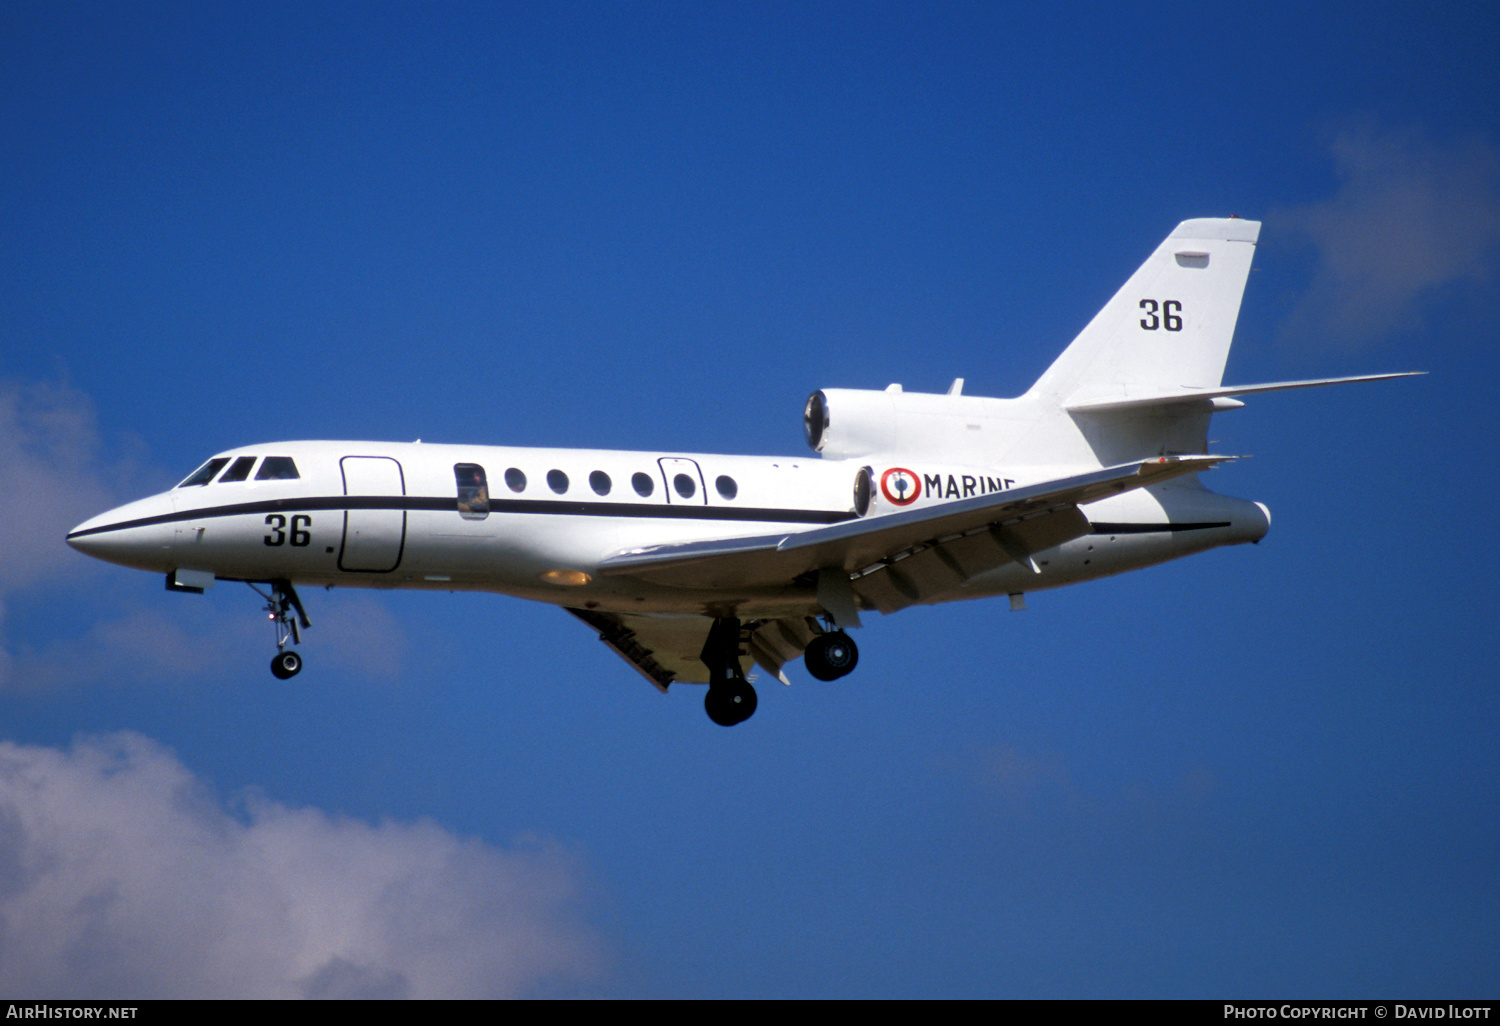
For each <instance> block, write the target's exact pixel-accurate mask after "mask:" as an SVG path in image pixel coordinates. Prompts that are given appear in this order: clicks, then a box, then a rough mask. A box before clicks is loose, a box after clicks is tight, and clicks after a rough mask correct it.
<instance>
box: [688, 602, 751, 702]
mask: <svg viewBox="0 0 1500 1026" xmlns="http://www.w3.org/2000/svg"><path fill="white" fill-rule="evenodd" d="M740 655H741V652H740V621H739V618H738V617H734V616H721V617H719V618H718V619H716V620H715V621H714V625H713V626H712V627H711V628H709V631H708V640H707V641H705V642H704V643H703V654H702V655H701V656H700V657H699V658H701V659H702V660H703V664H704V665H705V666H707V667H708V696H707V697H706V698H704V700H703V709H704V711H705V712H707V713H708V718H709V719H711V720H713V721H714V722H715V723H717V724H718V725H719V726H721V727H732V726H734V725H735V724H736V723H744V722H745V721H746V720H748V719H749V718H750V717H751V716H752V715H754V713H755V706H756V697H755V689H754V688H753V687H751V686H750V682H749V681H748V680H746V679H745V671H744V670H742V669H741V668H740Z"/></svg>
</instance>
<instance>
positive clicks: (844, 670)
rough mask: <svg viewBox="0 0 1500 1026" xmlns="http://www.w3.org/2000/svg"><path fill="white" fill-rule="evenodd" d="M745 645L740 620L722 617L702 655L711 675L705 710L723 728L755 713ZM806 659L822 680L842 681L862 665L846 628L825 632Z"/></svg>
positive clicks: (810, 646) (753, 692) (809, 669)
mask: <svg viewBox="0 0 1500 1026" xmlns="http://www.w3.org/2000/svg"><path fill="white" fill-rule="evenodd" d="M742 645H743V638H742V632H741V630H740V621H739V619H738V618H737V617H733V616H721V617H719V618H718V619H716V620H715V621H714V625H713V626H712V627H710V628H709V631H708V640H707V641H706V642H704V644H703V654H702V655H701V656H700V657H699V658H701V659H702V660H703V664H704V665H705V666H707V667H708V677H709V681H708V695H707V697H705V698H704V699H703V709H704V711H705V712H707V713H708V718H709V719H711V720H713V721H714V722H715V723H717V724H718V725H719V726H721V727H732V726H734V725H735V724H736V723H744V722H745V721H746V720H748V719H749V718H750V717H751V716H753V715H754V714H755V706H756V697H755V688H753V687H751V686H750V682H749V681H748V680H746V679H745V672H744V670H743V669H741V667H740V657H741V656H743V655H744V654H745V653H744V650H743V648H742V647H741V646H742ZM803 661H804V662H805V663H806V664H807V672H808V673H810V674H812V675H813V676H814V677H816V678H817V679H818V680H838V679H839V678H840V677H842V676H844V675H845V674H848V673H850V672H851V671H852V670H853V669H854V667H855V666H857V665H858V664H859V649H858V648H857V647H856V646H855V644H854V639H853V638H851V637H849V635H847V634H845V633H844V632H843V631H840V630H831V631H825V632H824V633H822V634H819V635H818V636H817V637H815V638H813V640H812V641H811V643H809V644H808V646H807V650H806V652H805V653H804V655H803Z"/></svg>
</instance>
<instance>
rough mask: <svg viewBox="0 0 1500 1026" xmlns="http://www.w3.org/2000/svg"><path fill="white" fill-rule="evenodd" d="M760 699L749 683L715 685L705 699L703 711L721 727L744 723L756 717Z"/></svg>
mask: <svg viewBox="0 0 1500 1026" xmlns="http://www.w3.org/2000/svg"><path fill="white" fill-rule="evenodd" d="M757 704H758V699H757V698H756V697H755V689H754V688H753V687H751V686H750V682H749V681H745V680H730V681H725V682H724V683H723V684H714V685H712V686H711V687H710V688H709V689H708V695H707V696H705V697H704V699H703V711H704V712H706V713H708V718H709V719H711V720H713V721H714V722H715V723H717V724H718V725H719V726H721V727H732V726H734V725H735V724H736V723H744V722H745V721H746V720H748V719H749V718H750V717H751V716H753V715H755V707H756V705H757Z"/></svg>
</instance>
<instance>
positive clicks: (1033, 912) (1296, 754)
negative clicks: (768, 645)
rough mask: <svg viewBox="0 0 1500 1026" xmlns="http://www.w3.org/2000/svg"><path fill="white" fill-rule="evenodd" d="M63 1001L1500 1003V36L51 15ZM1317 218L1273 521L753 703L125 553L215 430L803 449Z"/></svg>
mask: <svg viewBox="0 0 1500 1026" xmlns="http://www.w3.org/2000/svg"><path fill="white" fill-rule="evenodd" d="M0 21H3V26H4V30H3V31H0V48H3V54H0V56H3V59H0V95H3V96H4V97H5V102H4V103H3V104H0V129H3V133H4V135H3V137H4V138H5V140H6V143H7V145H6V146H5V147H4V148H3V150H0V161H3V169H4V171H3V173H4V180H5V182H6V183H7V189H6V206H7V211H6V213H7V216H6V217H4V218H3V219H0V239H3V245H0V261H3V267H4V274H3V277H0V282H3V284H0V288H3V293H0V296H3V302H0V311H3V313H0V317H3V321H0V324H3V329H4V340H3V343H0V510H3V515H0V516H3V520H0V522H3V524H4V528H5V530H4V537H3V540H0V645H3V648H0V723H3V724H4V727H3V729H0V738H3V747H0V989H4V990H5V991H6V992H8V993H13V994H24V993H29V994H39V995H40V994H46V995H59V996H61V995H100V996H140V997H149V996H183V995H215V996H230V995H247V996H283V995H286V996H293V995H301V994H307V995H339V994H346V995H347V994H364V995H398V994H409V995H414V996H430V995H477V996H485V995H502V996H503V995H583V996H594V995H600V996H656V997H694V996H754V997H787V996H810V997H841V996H869V997H893V996H894V997H939V996H983V997H1007V996H1017V997H1022V996H1055V997H1105V996H1167V997H1175V996H1198V997H1224V996H1240V997H1244V996H1256V995H1261V996H1276V995H1281V996H1285V995H1287V994H1297V995H1305V996H1309V997H1318V996H1322V997H1365V996H1377V995H1379V996H1388V997H1410V998H1418V997H1432V998H1442V997H1453V998H1462V997H1484V996H1492V995H1493V994H1494V993H1495V992H1496V988H1497V984H1500V970H1497V968H1496V967H1497V966H1500V942H1497V933H1496V930H1495V926H1494V924H1495V923H1496V922H1497V921H1500V868H1497V864H1496V859H1495V852H1496V851H1497V850H1500V826H1497V823H1500V816H1497V811H1500V809H1497V799H1500V770H1497V767H1500V758H1497V757H1500V751H1497V748H1500V746H1497V742H1496V728H1497V725H1500V699H1497V687H1496V685H1497V680H1496V673H1495V669H1494V666H1495V658H1494V653H1495V640H1494V624H1495V621H1496V614H1497V612H1500V609H1497V602H1496V599H1495V597H1494V592H1493V588H1492V580H1493V578H1494V575H1495V573H1496V571H1497V569H1500V566H1497V562H1500V561H1497V559H1496V552H1495V546H1494V545H1493V543H1492V542H1490V541H1487V540H1486V539H1485V537H1484V536H1483V534H1479V535H1476V534H1475V533H1474V532H1475V531H1476V530H1482V529H1483V528H1484V525H1485V524H1486V523H1487V517H1488V513H1489V511H1491V510H1493V509H1494V508H1495V505H1496V502H1497V500H1500V494H1497V492H1500V489H1497V487H1496V484H1495V481H1494V477H1493V471H1492V464H1493V461H1494V458H1495V455H1496V441H1497V431H1496V418H1495V415H1494V413H1493V411H1492V405H1493V399H1492V395H1491V393H1492V391H1493V388H1492V384H1491V383H1492V381H1493V379H1494V377H1495V372H1496V362H1497V358H1496V356H1495V353H1496V351H1497V347H1496V345H1495V343H1496V341H1497V331H1496V328H1495V323H1496V317H1497V315H1500V284H1497V272H1500V138H1497V131H1500V109H1497V108H1500V90H1496V89H1495V87H1494V54H1495V53H1496V52H1497V51H1500V31H1497V28H1500V25H1497V21H1500V16H1497V15H1496V14H1495V13H1494V12H1493V11H1492V10H1490V9H1489V8H1485V7H1483V6H1482V5H1480V6H1475V5H1459V4H1449V5H1368V4H1359V5H1355V4H1348V5H1343V4H1333V5H1306V4H1277V3H1272V4H1258V5H1254V7H1250V6H1245V7H1238V8H1237V7H1230V6H1229V5H1208V6H1205V5H1192V4H1163V5H1156V6H1152V7H1150V8H1147V9H1141V8H1119V9H1110V8H1106V7H1104V6H1103V5H1070V4H1057V5H1047V6H1045V7H1040V8H1033V7H1028V6H1014V7H1010V6H1005V5H999V4H977V5H967V4H939V5H932V4H926V5H896V4H775V3H765V4H755V5H749V4H744V5H741V4H712V3H704V4H695V5H685V4H656V3H617V4H547V5H524V6H523V5H510V4H504V5H490V4H473V5H469V4H348V5H345V4H321V5H306V6H304V5H266V4H254V5H235V4H216V5H211V6H204V5H198V4H156V5H150V6H146V7H142V6H141V5H135V4H73V5H58V4H29V3H13V4H8V5H6V6H5V8H4V10H3V11H0ZM1228 214H1238V215H1240V216H1245V217H1254V218H1259V219H1262V220H1264V222H1265V227H1264V229H1263V232H1262V235H1261V245H1260V247H1259V249H1258V252H1257V257H1256V269H1255V270H1254V271H1253V272H1252V274H1251V279H1250V285H1249V288H1248V291H1247V294H1246V300H1245V306H1244V309H1243V313H1242V316H1241V319H1240V325H1239V332H1238V335H1237V343H1236V347H1235V349H1234V351H1233V352H1232V354H1231V356H1230V362H1229V369H1228V373H1227V380H1228V381H1230V382H1232V383H1239V382H1259V381H1278V380H1287V379H1293V378H1303V377H1321V376H1332V375H1338V374H1357V373H1370V372H1379V371H1396V370H1417V369H1420V370H1426V371H1429V372H1430V374H1429V376H1427V377H1424V378H1419V379H1410V380H1404V381H1397V382H1386V383H1377V384H1371V385H1363V386H1354V387H1349V388H1345V389H1330V390H1321V391H1318V392H1312V393H1310V392H1300V393H1286V394H1275V395H1267V396H1257V397H1253V398H1252V400H1251V401H1250V402H1249V403H1248V404H1247V408H1246V409H1244V410H1240V411H1235V412H1232V413H1229V414H1226V415H1223V416H1221V417H1218V418H1216V422H1215V425H1214V432H1213V436H1214V437H1215V438H1216V439H1218V442H1219V445H1218V448H1219V450H1220V451H1225V452H1235V453H1247V454H1252V455H1253V456H1254V458H1253V459H1249V460H1243V461H1240V462H1239V463H1237V464H1234V465H1233V466H1230V467H1228V468H1224V469H1220V470H1216V471H1214V472H1213V473H1212V475H1210V477H1209V482H1208V483H1209V484H1210V486H1211V487H1213V488H1215V489H1216V490H1220V491H1224V492H1227V493H1229V494H1233V495H1239V496H1245V497H1248V498H1254V499H1257V500H1259V501H1263V502H1265V503H1266V504H1267V505H1268V506H1269V507H1270V508H1271V510H1272V514H1273V523H1272V528H1271V533H1270V534H1269V536H1268V537H1267V538H1266V540H1265V541H1264V542H1263V543H1262V544H1261V545H1259V546H1254V547H1249V546H1246V547H1240V548H1235V549H1230V550H1221V551H1218V552H1213V553H1208V554H1205V555H1202V556H1198V557H1194V558H1193V559H1190V560H1185V561H1181V562H1179V563H1176V564H1172V565H1168V566H1165V567H1159V568H1154V569H1152V570H1148V571H1144V572H1140V573H1137V574H1132V575H1127V576H1124V577H1121V578H1116V579H1112V580H1107V581H1100V582H1094V583H1091V584H1087V585H1083V586H1079V587H1075V588H1071V589H1064V590H1061V591H1056V592H1048V593H1041V594H1037V595H1034V596H1032V597H1031V599H1030V602H1029V606H1030V608H1029V609H1027V610H1026V611H1025V612H1022V613H1011V612H1009V611H1008V608H1007V607H1006V604H1005V603H1004V602H998V603H997V602H983V603H968V604H959V605H954V606H948V607H942V608H935V609H913V610H907V611H905V612H903V613H901V614H899V615H897V616H893V617H890V618H883V617H879V616H875V617H873V618H871V619H870V620H869V621H868V622H867V625H866V628H865V629H864V630H863V631H861V633H860V635H859V642H860V646H861V652H862V658H861V665H860V668H859V670H858V671H857V673H856V674H855V675H853V676H851V677H849V678H847V679H845V680H844V681H841V682H839V683H836V684H826V685H825V684H819V683H817V682H815V681H812V680H810V679H807V677H806V675H805V674H804V673H802V672H800V669H799V671H798V672H797V673H796V674H795V683H794V686H793V687H791V688H781V687H779V686H762V687H761V689H760V691H761V701H760V709H759V712H758V713H757V715H756V717H755V718H754V719H753V720H751V721H750V722H748V723H746V724H744V725H742V726H741V727H738V728H735V729H733V730H723V729H721V728H717V727H715V726H713V725H712V724H711V723H709V722H708V720H707V719H706V718H705V717H704V715H703V712H702V700H701V691H699V690H697V689H683V690H682V691H681V692H680V693H676V692H674V693H673V694H671V695H669V696H666V697H663V696H661V695H659V694H657V693H656V692H655V691H654V690H652V689H651V688H650V687H648V686H647V685H645V684H644V683H643V682H642V681H641V680H640V679H639V678H638V677H637V676H636V675H635V674H634V673H633V672H632V671H631V670H630V669H629V668H628V667H626V666H625V665H624V664H623V663H621V662H620V661H619V659H618V658H617V657H615V656H614V655H613V654H612V653H610V652H609V651H608V650H607V649H605V648H604V646H602V645H600V644H599V643H598V642H596V641H595V640H594V639H593V638H592V636H591V635H590V633H589V632H588V631H587V630H585V629H583V628H582V627H580V625H578V624H577V623H575V622H573V621H572V619H571V618H570V617H568V616H567V615H566V614H563V613H561V612H559V611H557V610H554V609H551V608H547V607H536V606H530V605H527V604H524V603H521V602H518V601H515V600H511V599H506V598H502V597H498V596H489V595H401V594H394V595H383V594H377V593H371V592H364V593H362V592H357V591H342V592H339V591H336V592H331V593H319V594H315V595H311V596H308V599H309V606H310V607H311V608H310V610H309V612H310V613H311V615H312V617H313V619H314V623H315V627H314V629H313V631H312V632H311V633H310V636H309V639H308V642H309V643H308V646H307V649H306V653H307V656H308V669H307V670H306V671H305V672H304V673H303V674H302V675H301V676H299V677H298V678H297V679H296V680H295V681H294V682H292V683H290V684H285V683H282V682H278V681H276V680H274V679H273V678H271V677H270V675H269V673H268V672H267V670H266V661H267V659H268V657H269V653H270V651H271V647H272V644H273V639H272V637H271V635H270V628H269V626H267V625H266V624H264V623H262V622H261V616H260V614H259V612H258V607H257V604H256V602H255V600H254V596H253V595H251V594H250V592H249V591H248V589H245V590H244V593H243V594H236V589H235V588H232V587H220V588H216V589H214V591H212V592H210V593H209V594H208V595H207V596H205V597H202V598H195V597H190V596H182V595H173V594H168V593H166V592H164V591H163V590H162V588H161V584H160V582H159V581H158V580H156V579H154V578H151V577H149V576H147V575H144V574H138V573H134V572H130V571H126V570H123V569H120V568H115V567H109V566H105V565H103V564H99V563H96V562H94V561H91V560H88V559H87V558H85V557H83V556H81V555H79V554H77V553H74V552H72V551H70V550H68V549H67V548H66V546H65V545H64V544H63V542H62V537H63V535H64V534H65V533H66V531H67V529H68V528H69V527H71V526H72V525H73V524H75V523H77V522H79V521H81V520H83V519H85V518H86V517H88V516H90V515H93V514H94V513H97V512H100V511H102V510H104V509H106V508H108V507H110V506H112V505H115V504H117V503H119V502H123V501H126V500H129V499H132V498H136V497H139V496H141V495H144V494H147V493H150V492H154V491H158V490H160V489H162V488H164V487H167V486H169V485H170V484H171V483H173V482H174V481H176V480H177V479H180V478H181V477H182V476H184V475H185V474H186V473H187V472H188V471H189V470H191V469H192V468H193V467H194V466H196V465H197V464H198V463H200V462H201V461H202V460H203V458H204V457H206V456H207V455H209V454H210V453H212V452H214V451H216V450H219V449H223V448H228V447H231V446H237V445H244V444H249V443H253V442H259V441H269V440H274V439H286V438H373V439H390V440H410V439H413V438H423V439H424V440H428V441H454V442H475V443H486V444H514V445H557V446H586V447H617V448H643V449H660V450H665V451H700V452H702V451H709V452H713V451H726V452H745V453H796V452H801V451H803V443H802V440H801V410H802V403H803V400H804V399H805V397H806V395H807V393H808V392H810V391H812V390H813V389H815V388H820V387H825V386H826V387H862V388H879V387H883V386H884V385H886V384H887V383H889V382H892V381H899V382H902V383H903V384H904V385H905V386H906V387H907V388H909V389H918V390H931V391H938V390H942V389H944V388H946V387H947V385H948V383H949V382H950V381H951V379H952V378H954V377H958V376H962V377H965V378H966V379H967V387H966V391H967V392H969V393H971V394H985V395H1014V394H1019V393H1020V392H1022V391H1024V390H1025V388H1026V387H1027V386H1028V385H1029V384H1030V383H1031V382H1032V381H1033V380H1034V379H1035V377H1036V376H1037V375H1038V374H1040V372H1041V371H1042V370H1043V369H1044V368H1045V367H1046V365H1047V364H1048V363H1049V362H1050V361H1051V359H1052V358H1053V357H1054V356H1055V355H1056V353H1057V352H1059V351H1060V350H1061V349H1062V347H1063V346H1064V345H1066V344H1067V342H1068V341H1069V340H1070V339H1071V338H1072V337H1073V335H1074V334H1075V333H1076V332H1077V331H1078V330H1079V329H1080V328H1081V327H1082V326H1083V325H1084V323H1086V322H1087V320H1088V319H1089V317H1090V316H1092V314H1093V313H1094V312H1095V311H1096V310H1097V309H1098V307H1099V306H1101V305H1102V304H1103V303H1104V301H1105V300H1107V299H1108V298H1109V296H1110V295H1111V294H1112V293H1113V292H1114V290H1115V289H1116V288H1117V287H1118V286H1119V285H1120V284H1121V283H1122V282H1123V281H1124V280H1125V278H1126V277H1127V276H1128V275H1129V273H1130V272H1131V271H1132V270H1134V268H1135V267H1136V266H1137V265H1138V264H1139V262H1140V261H1141V260H1142V259H1144V257H1145V256H1146V255H1147V254H1148V253H1149V252H1150V251H1151V250H1152V249H1153V248H1154V246H1155V245H1156V244H1157V243H1158V242H1159V241H1160V239H1161V238H1162V237H1163V236H1164V235H1165V234H1166V233H1167V232H1168V231H1169V230H1170V229H1171V228H1172V227H1173V225H1175V224H1176V223H1177V222H1178V221H1180V220H1183V219H1185V218H1189V217H1201V216H1224V215H1228Z"/></svg>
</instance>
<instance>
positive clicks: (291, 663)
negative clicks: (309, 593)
mask: <svg viewBox="0 0 1500 1026" xmlns="http://www.w3.org/2000/svg"><path fill="white" fill-rule="evenodd" d="M246 583H249V584H250V587H251V588H253V589H254V590H255V593H256V594H257V595H259V596H260V597H261V598H263V599H265V600H266V613H267V614H268V615H269V616H270V618H271V621H272V622H273V623H275V624H276V656H275V658H273V659H272V660H271V672H272V673H273V674H275V675H276V677H277V678H278V679H280V680H289V679H290V678H292V677H295V676H296V675H297V674H298V673H299V672H300V671H301V669H302V657H301V656H300V655H298V654H297V653H296V652H294V651H292V650H291V649H289V648H287V644H288V643H291V644H295V645H300V644H302V628H303V627H311V626H312V621H311V620H309V619H308V618H307V611H306V610H305V609H303V608H302V600H301V599H299V598H298V597H297V589H296V588H293V587H292V582H291V581H270V582H267V583H269V584H270V585H271V593H270V594H269V595H268V594H266V593H265V592H263V591H261V590H260V589H259V588H256V587H255V584H254V583H253V582H246Z"/></svg>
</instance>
